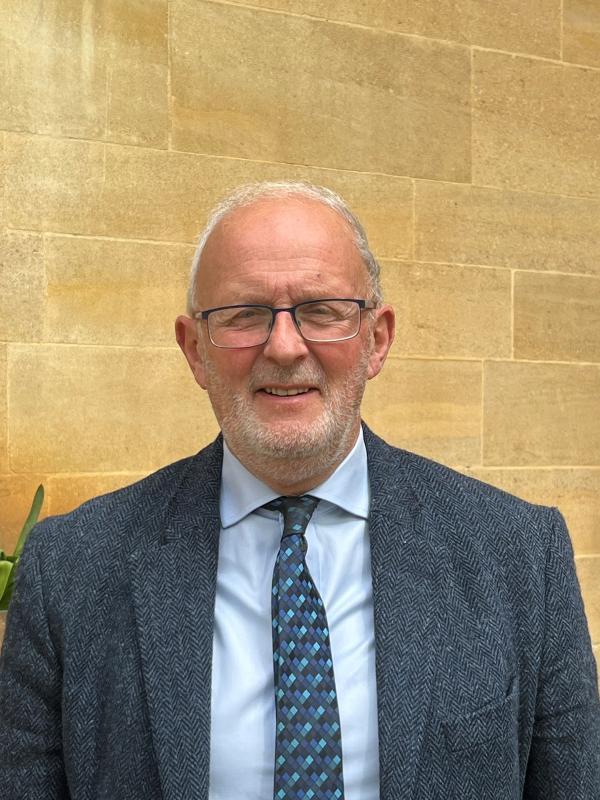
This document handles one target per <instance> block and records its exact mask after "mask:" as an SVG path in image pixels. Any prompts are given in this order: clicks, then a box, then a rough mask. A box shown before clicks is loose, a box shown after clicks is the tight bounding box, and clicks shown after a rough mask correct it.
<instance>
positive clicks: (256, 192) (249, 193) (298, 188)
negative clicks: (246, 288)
mask: <svg viewBox="0 0 600 800" xmlns="http://www.w3.org/2000/svg"><path fill="white" fill-rule="evenodd" d="M290 196H298V197H305V198H308V199H310V200H317V201H318V202H320V203H322V204H323V205H325V206H328V207H329V208H332V209H333V210H334V211H336V212H337V213H338V214H339V215H340V216H341V217H342V218H343V219H344V220H345V221H346V222H347V223H348V225H349V226H350V229H351V230H352V233H353V235H354V243H355V244H356V247H357V249H358V252H359V253H360V256H361V258H362V260H363V263H364V265H365V268H366V270H367V276H368V281H369V291H370V292H371V298H370V299H371V301H372V302H374V303H376V304H379V303H380V302H381V300H382V293H381V283H380V279H379V264H378V263H377V259H376V258H375V256H374V255H373V253H372V252H371V250H370V248H369V242H368V240H367V234H366V233H365V229H364V228H363V226H362V225H361V223H360V222H359V221H358V219H357V218H356V217H355V216H354V214H353V213H352V211H351V210H350V208H349V207H348V205H347V204H346V203H345V202H344V200H342V198H341V197H340V196H339V195H338V194H336V193H335V192H333V191H331V189H327V188H326V187H325V186H315V185H313V184H312V183H307V182H305V181H262V182H260V183H249V184H246V185H244V186H239V187H238V188H237V189H234V191H233V192H231V193H230V194H228V195H227V196H226V197H224V198H223V200H221V202H220V203H219V204H218V205H217V206H215V208H214V209H213V210H212V211H211V213H210V215H209V217H208V221H207V223H206V225H205V227H204V230H203V231H202V232H201V234H200V236H199V239H198V246H197V247H196V252H195V253H194V258H193V260H192V269H191V274H190V283H189V287H188V292H187V312H188V314H189V315H190V316H192V315H193V313H194V311H195V308H194V306H195V304H194V296H195V293H196V283H197V280H198V272H199V269H200V259H201V257H202V252H203V250H204V246H205V245H206V242H207V240H208V237H209V236H210V235H211V233H212V232H213V231H214V229H215V228H216V227H217V225H218V224H219V222H220V221H221V220H222V219H223V217H225V216H227V215H228V214H230V213H231V212H232V211H234V210H235V209H237V208H242V207H244V206H249V205H251V204H252V203H254V202H255V201H257V200H263V199H265V198H271V197H290Z"/></svg>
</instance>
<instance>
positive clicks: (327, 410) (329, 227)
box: [177, 198, 393, 469]
mask: <svg viewBox="0 0 600 800" xmlns="http://www.w3.org/2000/svg"><path fill="white" fill-rule="evenodd" d="M336 297H339V298H362V299H367V300H369V293H368V280H367V274H366V269H365V267H364V264H363V262H362V260H361V258H360V255H359V253H358V251H357V249H356V246H355V244H354V242H353V239H352V234H351V231H350V228H349V227H348V225H347V224H346V222H345V221H344V220H343V219H342V218H341V217H340V216H339V215H338V214H337V213H336V212H334V211H333V210H331V209H329V208H327V207H326V206H324V205H322V204H320V203H317V202H314V201H310V200H306V199H300V198H285V199H265V200H261V201H258V202H256V203H255V204H253V205H251V206H249V207H246V208H241V209H237V210H236V211H234V212H232V213H231V214H230V215H229V216H228V217H226V218H225V219H224V220H222V221H221V223H220V224H219V225H218V226H217V228H216V229H215V230H214V232H213V233H212V234H211V236H210V237H209V239H208V241H207V243H206V247H205V249H204V252H203V254H202V261H201V267H200V271H199V279H198V285H197V289H196V303H197V306H198V308H202V309H205V308H214V307H218V306H225V305H234V304H239V303H261V304H264V305H269V306H275V307H281V306H291V305H295V304H296V303H299V302H302V301H305V300H315V299H319V298H336ZM386 309H387V310H386ZM390 314H392V322H390ZM370 315H372V316H373V319H371V320H370V319H369V316H370ZM382 315H383V316H382ZM185 320H186V318H179V320H178V323H177V325H178V340H179V342H180V344H181V345H182V349H184V352H185V353H186V356H187V358H188V361H189V363H190V366H191V367H192V370H193V372H194V375H195V377H196V380H197V381H198V383H199V384H200V385H201V386H202V387H203V388H205V389H207V390H208V393H209V396H210V400H211V403H212V406H213V409H214V412H215V415H216V417H217V420H218V422H219V424H220V426H221V429H222V430H223V434H224V436H225V439H226V441H227V443H228V445H229V447H230V448H231V450H232V451H233V452H234V453H235V454H236V455H237V456H238V458H240V460H241V461H242V462H243V463H247V462H248V461H249V460H253V459H254V460H255V459H256V458H263V459H265V461H269V460H270V461H271V462H275V461H277V460H281V459H284V460H286V461H287V460H289V459H291V458H293V459H298V460H301V459H309V460H311V462H314V461H315V459H316V460H317V461H318V462H322V465H321V466H322V469H327V467H328V466H329V462H331V464H332V465H334V464H336V463H339V461H340V460H341V458H343V457H344V456H345V454H346V453H347V452H348V451H349V449H350V448H351V447H352V445H353V443H354V441H355V439H356V436H357V434H358V428H359V425H360V402H361V399H362V395H363V391H364V387H365V383H366V381H367V379H368V378H370V377H373V376H374V375H375V374H377V373H378V372H379V370H380V368H381V366H382V364H383V360H384V359H385V355H386V354H387V349H388V348H389V344H391V337H390V330H393V313H392V312H391V309H389V307H386V308H384V309H378V310H377V311H371V312H363V321H362V325H361V330H360V333H359V334H358V336H356V337H355V338H353V339H349V340H347V341H343V342H330V343H315V342H307V341H305V340H304V339H303V338H302V337H301V335H300V333H299V332H298V330H297V329H296V327H295V325H294V323H293V320H292V318H291V315H290V314H286V313H282V314H278V315H277V317H276V320H275V324H274V327H273V330H272V332H271V336H270V338H269V341H268V342H267V343H266V344H264V345H260V346H256V347H249V348H245V349H220V348H217V347H215V346H214V345H212V344H211V342H210V340H209V338H208V331H207V329H206V322H202V323H194V322H192V321H191V320H189V319H187V321H185ZM190 323H191V324H190ZM390 324H391V325H392V328H390ZM192 326H193V327H192ZM184 328H185V329H184ZM384 328H385V336H387V338H386V342H385V343H384V345H383V348H382V342H381V338H382V337H381V330H382V329H384ZM198 329H200V330H198ZM378 330H379V331H380V333H379V337H378V336H377V331H378ZM192 331H193V332H194V333H193V336H192ZM378 340H379V347H377V341H378ZM383 350H384V351H385V352H383ZM297 390H302V391H301V392H300V393H294V394H286V393H287V392H292V391H293V392H297ZM275 392H276V393H275ZM282 395H283V396H282ZM298 463H300V462H298ZM314 467H315V464H314V463H312V467H311V468H312V469H314Z"/></svg>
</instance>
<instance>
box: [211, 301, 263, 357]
mask: <svg viewBox="0 0 600 800" xmlns="http://www.w3.org/2000/svg"><path fill="white" fill-rule="evenodd" d="M270 325H271V310H270V309H269V308H263V307H262V306H259V307H258V308H256V307H255V306H236V307H233V306H232V307H230V308H221V309H219V310H218V311H211V313H210V314H209V315H208V332H209V334H210V338H211V341H212V342H213V344H215V345H217V347H253V346H254V345H257V344H262V343H263V342H266V340H267V338H268V336H269V327H270Z"/></svg>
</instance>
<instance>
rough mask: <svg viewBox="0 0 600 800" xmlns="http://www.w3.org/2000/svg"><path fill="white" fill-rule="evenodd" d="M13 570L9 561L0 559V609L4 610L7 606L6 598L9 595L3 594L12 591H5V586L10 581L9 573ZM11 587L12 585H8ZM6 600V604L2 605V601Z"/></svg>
mask: <svg viewBox="0 0 600 800" xmlns="http://www.w3.org/2000/svg"><path fill="white" fill-rule="evenodd" d="M12 571H13V564H11V563H10V561H0V609H1V610H4V609H5V608H8V600H9V599H10V597H8V598H5V596H4V595H5V594H9V595H10V594H12V592H7V591H6V590H7V587H8V585H9V583H11V581H10V575H11V572H12ZM10 588H11V589H12V586H11V587H10ZM5 600H6V606H5V605H4V601H5Z"/></svg>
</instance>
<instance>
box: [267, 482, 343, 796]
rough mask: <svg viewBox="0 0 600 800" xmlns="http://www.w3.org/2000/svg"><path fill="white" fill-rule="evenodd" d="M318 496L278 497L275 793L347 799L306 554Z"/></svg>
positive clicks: (325, 647) (319, 606)
mask: <svg viewBox="0 0 600 800" xmlns="http://www.w3.org/2000/svg"><path fill="white" fill-rule="evenodd" d="M318 502H319V501H318V499H317V498H315V497H311V496H310V495H306V496H304V497H278V498H277V499H276V500H273V501H272V502H271V503H267V504H266V506H265V508H269V509H271V510H275V511H280V512H281V513H282V514H283V535H282V537H281V545H280V547H279V553H278V554H277V560H276V561H275V569H274V570H273V589H272V595H271V611H272V619H273V661H274V673H275V708H276V723H277V724H276V730H277V733H276V741H275V790H274V800H306V798H310V800H342V798H343V797H344V779H343V774H342V737H341V731H340V716H339V712H338V704H337V694H336V691H335V680H334V676H333V662H332V660H331V646H330V643H329V630H328V627H327V617H326V615H325V608H324V606H323V601H322V600H321V596H320V595H319V592H318V590H317V587H316V586H315V584H314V583H313V580H312V578H311V576H310V572H309V571H308V567H307V565H306V561H305V558H304V556H305V554H306V539H305V538H304V533H305V531H306V526H307V525H308V521H309V520H310V518H311V515H312V513H313V511H314V510H315V508H316V506H317V503H318Z"/></svg>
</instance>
